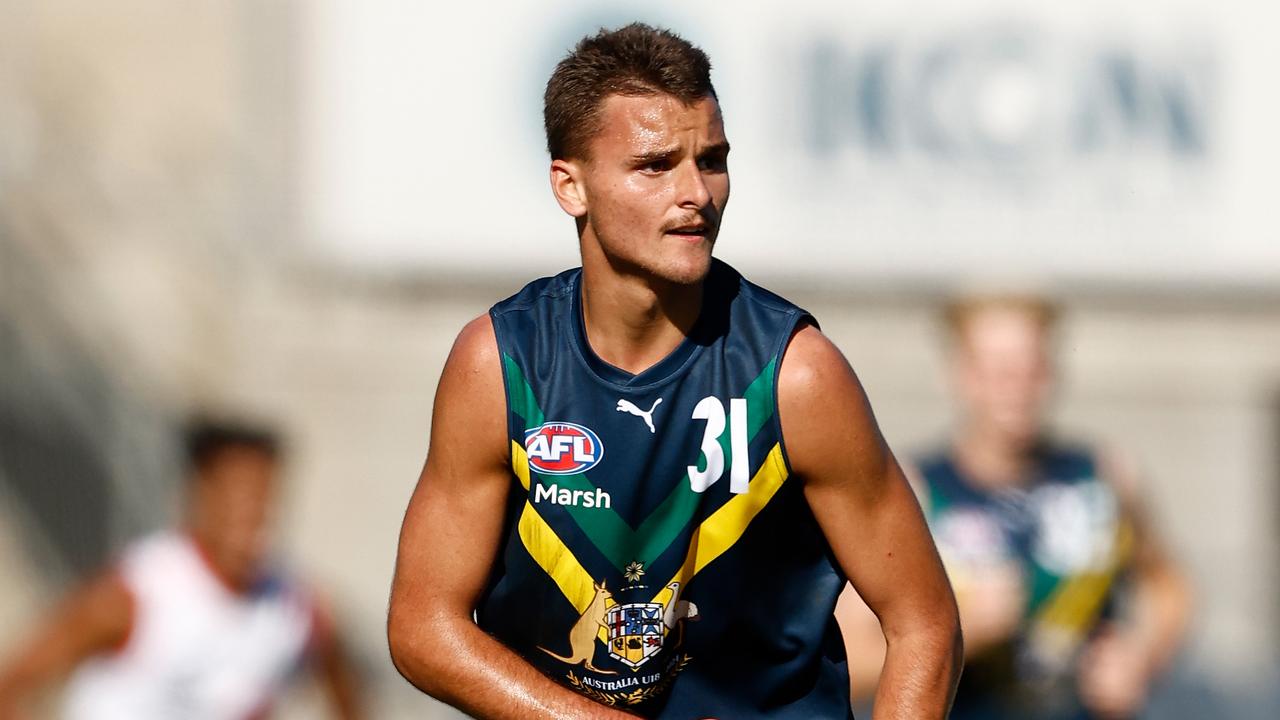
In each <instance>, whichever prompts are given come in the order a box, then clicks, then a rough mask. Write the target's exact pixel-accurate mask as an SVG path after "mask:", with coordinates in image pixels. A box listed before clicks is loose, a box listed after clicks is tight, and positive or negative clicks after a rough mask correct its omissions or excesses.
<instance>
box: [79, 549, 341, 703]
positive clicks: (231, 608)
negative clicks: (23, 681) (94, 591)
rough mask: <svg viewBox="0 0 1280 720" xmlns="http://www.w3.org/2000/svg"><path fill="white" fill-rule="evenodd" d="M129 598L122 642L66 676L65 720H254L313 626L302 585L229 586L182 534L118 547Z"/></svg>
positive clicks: (300, 654)
mask: <svg viewBox="0 0 1280 720" xmlns="http://www.w3.org/2000/svg"><path fill="white" fill-rule="evenodd" d="M118 571H119V573H120V576H121V578H122V579H123V581H124V583H125V585H126V586H127V587H128V589H129V592H130V594H131V595H132V598H133V617H132V626H131V628H130V632H129V636H128V639H127V640H126V641H125V643H124V644H123V646H122V647H120V648H119V649H118V650H117V651H116V652H114V653H110V654H105V655H102V656H99V657H97V658H94V659H92V660H90V661H88V662H87V663H85V664H84V665H82V666H81V667H80V669H79V670H77V672H76V673H75V674H74V675H73V676H72V678H71V680H70V682H69V684H68V687H67V693H66V699H65V704H64V717H66V718H68V720H126V719H128V720H152V719H155V720H161V719H163V720H173V719H176V718H182V719H183V720H251V719H252V718H256V717H261V716H264V715H265V714H266V712H267V710H268V709H269V708H270V705H271V703H272V700H273V699H274V698H275V696H276V695H277V694H278V692H279V691H280V689H281V688H282V686H283V685H284V684H285V682H286V681H287V680H288V679H289V677H290V676H291V675H292V674H293V672H294V670H295V669H296V668H298V667H299V666H300V665H301V662H302V660H303V658H304V656H305V655H306V653H307V649H308V647H309V645H310V643H311V641H312V638H313V635H314V634H315V633H316V632H317V630H318V629H319V626H320V623H318V622H317V614H316V611H315V604H314V602H313V601H312V599H311V597H310V595H309V594H308V593H306V592H305V591H303V590H302V588H300V587H299V586H297V585H295V584H292V583H289V582H287V581H284V580H282V579H281V578H279V577H267V578H265V579H264V580H263V581H262V582H261V583H259V584H258V585H257V586H255V587H254V588H253V589H252V590H251V591H249V592H236V591H234V590H233V589H232V588H231V587H230V586H228V585H227V584H226V583H225V582H224V581H223V580H222V579H221V578H220V577H219V576H218V575H217V574H216V573H215V572H214V570H213V568H212V566H210V565H209V563H208V561H207V560H206V559H205V557H204V556H203V555H202V553H201V550H200V549H199V547H198V546H197V545H196V544H195V542H194V541H193V540H192V539H191V538H189V537H188V536H186V535H182V534H178V533H161V534H157V535H153V536H151V537H148V538H145V539H143V540H140V541H138V542H136V543H135V544H133V545H132V546H130V547H129V548H128V549H127V550H126V551H125V553H124V555H123V557H122V559H121V561H120V564H119V570H118Z"/></svg>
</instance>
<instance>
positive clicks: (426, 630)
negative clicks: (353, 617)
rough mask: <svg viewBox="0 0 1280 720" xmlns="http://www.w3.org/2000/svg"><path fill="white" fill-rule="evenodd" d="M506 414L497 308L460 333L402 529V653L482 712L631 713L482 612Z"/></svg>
mask: <svg viewBox="0 0 1280 720" xmlns="http://www.w3.org/2000/svg"><path fill="white" fill-rule="evenodd" d="M506 417H507V415H506V399H505V396H504V392H503V382H502V370H501V365H500V357H499V353H498V346H497V340H496V337H495V335H494V330H493V324H492V322H491V321H490V319H489V317H488V316H487V315H486V316H483V317H480V318H477V319H476V320H473V321H472V322H471V323H469V324H468V325H467V326H466V328H464V329H463V331H462V333H461V334H459V336H458V339H457V341H456V342H455V343H454V346H453V350H452V351H451V352H450V354H449V359H448V361H447V362H446V363H445V368H444V372H443V373H442V375H441V378H440V385H439V387H438V388H437V390H436V400H435V409H434V412H433V414H432V423H431V441H430V448H429V450H428V453H427V461H426V464H425V466H424V468H423V470H422V475H421V477H420V478H419V480H418V486H417V488H416V489H415V490H414V493H413V497H412V498H411V499H410V501H409V507H408V510H407V511H406V512H405V518H404V524H403V527H402V528H401V532H400V546H399V553H398V555H397V558H396V570H395V579H394V580H393V582H392V588H391V605H390V611H389V613H388V618H387V635H388V642H389V644H390V649H391V657H392V660H393V662H394V663H395V666H396V668H397V669H398V670H399V671H400V673H401V674H402V675H403V676H404V677H405V678H406V679H407V680H409V682H411V683H413V684H414V685H415V686H417V687H418V688H419V689H421V690H423V691H424V692H426V693H428V694H430V695H432V696H434V697H436V698H439V699H440V700H443V701H444V702H447V703H449V704H451V705H454V706H456V707H458V708H460V709H462V710H463V711H464V712H466V713H468V714H469V715H472V716H474V717H481V718H530V717H545V718H609V717H629V716H627V715H625V714H623V713H619V712H616V711H613V710H610V709H608V708H605V707H604V706H601V705H598V704H596V703H594V702H592V701H590V700H587V699H586V698H584V697H582V696H580V695H578V694H577V693H574V692H573V691H571V690H568V689H566V688H564V687H562V686H560V685H558V684H556V683H555V682H554V681H552V680H549V679H548V678H547V677H546V676H544V675H543V674H542V673H540V672H538V671H537V670H536V669H535V668H534V667H533V666H531V665H529V664H528V663H526V662H525V661H524V660H523V659H521V658H520V657H519V656H518V655H516V654H515V653H514V652H512V651H511V650H510V649H508V648H506V647H505V646H503V645H502V644H500V643H498V642H497V641H496V640H494V639H493V638H492V637H490V636H489V635H488V634H486V633H485V632H483V631H482V630H481V629H480V628H479V627H478V626H476V624H475V623H474V621H473V619H472V613H473V611H474V609H475V607H476V604H477V602H478V601H479V598H480V594H481V593H482V592H483V590H484V585H485V582H486V581H487V579H488V577H489V573H490V570H491V568H492V565H493V562H494V559H495V557H496V555H497V552H498V548H499V544H500V542H501V535H502V523H503V513H504V509H505V505H506V500H507V494H508V492H509V491H510V488H511V485H512V478H511V472H510V469H509V466H508V463H509V462H510V456H509V449H508V447H507V442H508V439H507V428H506Z"/></svg>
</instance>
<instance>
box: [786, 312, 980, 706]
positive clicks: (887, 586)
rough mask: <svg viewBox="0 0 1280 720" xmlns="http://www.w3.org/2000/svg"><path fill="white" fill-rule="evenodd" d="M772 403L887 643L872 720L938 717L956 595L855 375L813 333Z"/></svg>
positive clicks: (955, 646) (955, 628)
mask: <svg viewBox="0 0 1280 720" xmlns="http://www.w3.org/2000/svg"><path fill="white" fill-rule="evenodd" d="M778 405H779V414H780V417H781V421H782V427H783V434H784V437H785V438H786V442H787V450H788V456H789V458H790V461H791V466H792V470H793V471H794V472H795V473H797V474H798V475H799V476H800V477H801V478H803V480H804V483H805V497H806V499H807V500H808V502H809V505H810V507H811V508H812V510H813V514H814V516H815V517H816V518H817V520H818V523H819V525H820V526H821V527H822V530H823V532H824V533H825V535H826V537H827V541H828V543H830V545H831V547H832V550H833V551H834V553H835V556H836V559H837V560H838V562H839V563H840V567H841V568H842V569H843V570H844V572H845V574H846V575H848V577H849V579H850V581H851V582H852V584H853V586H854V588H855V589H856V590H857V591H858V593H859V594H860V595H861V596H862V598H863V599H864V600H865V601H866V603H867V605H868V606H869V607H870V608H871V610H872V611H873V612H874V613H875V615H876V616H877V617H878V618H879V621H880V627H881V629H882V631H883V634H884V637H885V640H886V644H887V652H886V657H885V664H884V670H883V671H882V674H881V678H880V684H879V689H878V691H877V693H876V700H875V718H876V720H890V719H893V718H900V719H903V720H905V719H908V718H910V719H912V720H920V719H922V718H944V717H946V715H947V712H948V710H949V708H950V704H951V700H952V696H953V694H954V692H955V686H956V681H957V679H958V678H959V675H960V668H961V664H962V660H961V654H962V643H961V639H960V624H959V618H958V614H957V611H956V605H955V598H954V597H953V595H952V592H951V587H950V585H949V584H948V582H947V578H946V574H945V573H944V571H943V569H942V563H941V561H940V560H939V559H938V554H937V551H936V549H935V548H934V545H933V540H932V539H931V538H930V536H929V531H928V529H927V527H926V525H925V521H924V517H923V515H922V514H921V512H920V508H919V505H918V503H917V502H916V498H915V495H914V494H913V493H912V491H911V488H910V486H909V485H908V483H907V481H906V478H905V477H904V476H903V473H902V470H901V469H900V468H899V466H898V464H897V462H896V460H895V459H894V457H893V455H892V453H891V452H890V451H889V449H888V447H887V446H886V444H885V442H884V439H883V438H882V436H881V435H880V431H879V429H878V428H877V426H876V424H875V420H874V418H873V417H872V414H871V410H870V407H869V405H868V403H867V399H866V395H865V393H864V392H863V390H862V387H861V385H860V384H859V382H858V379H857V377H856V376H855V375H854V372H853V370H852V368H850V367H849V364H848V363H847V362H846V361H845V359H844V357H843V356H842V355H841V353H840V351H839V350H838V349H836V347H835V346H834V345H833V344H832V343H831V342H830V341H829V340H828V339H827V338H826V337H825V336H823V335H822V333H821V332H819V331H818V330H817V329H816V328H814V327H812V326H806V327H804V328H803V329H801V330H799V331H798V332H797V333H796V334H795V336H794V337H793V338H792V340H791V344H790V346H789V347H788V349H787V352H786V355H785V356H784V358H783V363H782V370H781V375H780V378H779V385H778Z"/></svg>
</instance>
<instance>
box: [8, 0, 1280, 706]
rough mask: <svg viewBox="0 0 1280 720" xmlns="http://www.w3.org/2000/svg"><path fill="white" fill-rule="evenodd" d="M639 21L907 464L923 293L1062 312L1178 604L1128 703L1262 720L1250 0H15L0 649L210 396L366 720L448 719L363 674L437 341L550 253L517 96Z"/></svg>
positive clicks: (1276, 275) (938, 430)
mask: <svg viewBox="0 0 1280 720" xmlns="http://www.w3.org/2000/svg"><path fill="white" fill-rule="evenodd" d="M634 19H639V20H644V21H646V22H652V23H655V24H661V25H668V26H670V27H672V28H674V29H676V30H677V31H679V32H681V33H682V34H684V35H685V36H686V37H688V38H689V39H691V40H692V41H694V42H695V43H697V44H700V45H701V46H703V47H704V48H705V49H706V50H707V51H708V52H709V53H710V55H711V57H712V59H713V61H714V63H715V70H714V74H713V77H714V80H715V83H716V86H717V89H718V91H719V93H720V99H721V103H722V106H723V109H724V111H725V116H726V128H727V132H728V134H729V137H730V139H731V141H732V143H733V145H734V151H733V156H732V163H731V167H732V170H733V181H734V189H733V198H732V202H731V203H730V205H729V211H728V213H727V215H726V220H725V223H724V228H723V231H722V233H721V236H720V247H719V248H718V249H717V254H718V255H719V256H720V257H721V258H723V259H725V260H727V261H728V262H730V263H731V264H734V265H736V266H737V267H738V268H739V269H740V270H742V271H743V272H744V273H745V274H747V275H748V276H749V277H751V278H752V279H754V280H756V281H757V282H761V283H762V284H765V285H767V286H769V287H771V288H772V289H775V290H777V291H779V292H781V293H782V294H785V295H788V296H790V297H791V298H792V299H794V300H796V301H797V302H799V303H801V304H802V305H805V306H806V307H808V308H809V309H810V310H811V311H813V312H814V313H815V314H816V315H817V317H818V318H819V319H820V320H821V321H822V323H823V327H824V329H825V331H826V332H827V333H828V334H829V335H830V336H831V337H833V338H834V339H835V340H836V342H837V343H838V344H839V345H840V346H841V348H842V349H843V350H844V351H845V353H846V354H847V355H848V356H849V358H850V359H851V361H852V362H853V364H854V366H855V367H856V368H857V369H858V371H859V373H860V375H861V376H862V379H863V381H864V383H865V384H866V386H867V388H868V390H869V392H870V394H871V399H872V401H873V403H874V404H875V407H876V410H877V414H878V417H879V419H880V421H881V423H882V425H883V427H884V430H885V433H886V435H887V436H888V438H889V441H890V443H891V444H892V445H893V446H894V447H895V448H896V449H897V450H898V451H899V452H900V453H906V452H909V451H911V450H913V449H916V448H919V447H922V446H924V445H927V444H930V443H932V442H934V441H937V440H939V439H941V438H942V437H944V436H945V433H946V429H947V428H948V423H949V421H950V417H951V413H952V408H951V407H950V406H949V404H948V400H947V388H946V384H945V380H944V378H943V372H942V364H943V360H942V339H941V335H940V329H939V325H938V322H937V311H938V308H939V307H940V306H941V304H942V303H943V302H944V301H945V300H946V299H947V298H948V297H950V296H951V295H952V294H953V293H955V292H958V291H963V290H968V289H973V288H977V287H992V286H1002V287H1008V286H1011V285H1016V286H1017V287H1018V288H1019V289H1033V290H1038V291H1042V292H1045V293H1047V294H1049V295H1050V296H1052V297H1054V298H1056V299H1059V300H1060V301H1062V303H1063V306H1064V308H1065V311H1066V315H1065V319H1064V320H1065V322H1064V327H1063V330H1064V333H1063V337H1062V341H1061V345H1060V349H1061V352H1060V357H1061V362H1062V371H1063V375H1064V377H1065V388H1064V389H1063V392H1062V396H1061V401H1060V402H1059V404H1058V411H1057V413H1056V415H1055V425H1056V426H1058V427H1060V428H1061V429H1062V430H1063V432H1064V433H1065V434H1067V435H1068V436H1072V437H1083V438H1086V439H1103V440H1105V441H1107V442H1109V443H1112V444H1115V445H1119V446H1121V447H1123V448H1125V449H1126V450H1127V451H1128V452H1129V453H1130V454H1132V455H1133V456H1134V457H1136V458H1138V459H1139V460H1140V461H1141V463H1142V465H1143V469H1144V473H1143V475H1144V479H1145V483H1146V490H1147V493H1148V501H1149V504H1150V506H1151V509H1152V512H1153V515H1154V518H1155V521H1156V522H1157V524H1158V525H1159V527H1160V530H1161V532H1162V534H1163V535H1164V536H1165V537H1166V538H1167V539H1168V541H1169V543H1170V545H1171V546H1172V550H1173V552H1174V554H1175V555H1176V556H1177V557H1178V558H1179V559H1180V560H1181V562H1182V564H1183V566H1184V567H1185V569H1186V570H1187V572H1188V574H1189V576H1190V577H1191V579H1192V581H1193V583H1194V585H1195V588H1196V593H1197V612H1196V617H1195V619H1194V621H1193V626H1192V629H1191V633H1190V638H1189V641H1188V643H1187V646H1186V648H1185V651H1184V653H1183V654H1182V656H1181V659H1180V661H1179V662H1178V664H1177V666H1176V668H1175V670H1174V672H1173V674H1172V676H1171V677H1169V678H1168V679H1167V680H1166V681H1165V682H1164V683H1163V684H1162V685H1161V687H1160V688H1159V691H1158V693H1157V696H1156V698H1155V701H1154V705H1153V707H1152V708H1151V710H1150V711H1149V713H1148V715H1149V717H1152V718H1162V719H1163V718H1170V719H1173V720H1179V719H1181V718H1204V717H1219V718H1245V719H1253V718H1258V719H1262V718H1274V717H1276V716H1277V715H1280V697H1277V692H1278V691H1277V690H1276V686H1277V684H1278V682H1280V670H1278V663H1280V658H1278V657H1277V648H1280V602H1278V599H1280V588H1278V587H1277V583H1278V581H1280V578H1278V577H1277V575H1278V573H1277V568H1280V557H1277V555H1278V551H1277V547H1280V544H1278V543H1277V540H1280V493H1278V492H1277V489H1276V488H1277V485H1278V484H1280V220H1277V215H1276V212H1275V205H1276V188H1277V187H1280V137H1278V136H1277V132H1276V128H1280V93H1278V92H1277V90H1276V84H1275V80H1274V73H1275V70H1276V68H1278V67H1280V51H1278V49H1277V48H1278V47H1280V44H1277V43H1275V42H1274V37H1273V35H1274V27H1275V21H1276V20H1277V19H1280V12H1278V11H1276V10H1275V8H1273V7H1270V6H1265V5H1264V6H1259V5H1256V4H1253V3H1247V2H1245V1H1244V0H1217V1H1210V0H1185V1H1183V2H1159V1H1157V0H1126V1H1125V2H1122V3H1114V2H1102V1H1101V0H1087V1H1084V2H1075V3H1058V4H1048V3H1039V4H1032V5H1026V6H1013V5H1008V4H1001V3H995V4H993V3H987V2H983V1H981V0H964V1H963V2H948V3H942V2H923V3H909V4H902V3H898V4H870V3H867V4H857V3H855V4H848V3H842V4H836V3H830V4H824V3H818V2H812V1H810V0H797V1H796V2H791V3H787V4H786V7H785V8H783V7H781V6H778V5H776V4H767V3H755V2H743V3H735V4H732V5H714V4H706V5H698V6H694V5H687V4H681V3H674V2H656V3H651V4H649V6H648V7H647V9H645V10H644V11H641V12H639V13H636V12H632V11H629V10H626V9H624V8H623V7H622V6H621V5H616V4H604V5H601V4H587V3H577V4H574V3H563V2H561V3H545V2H544V3H535V2H527V3H511V4H508V5H500V6H498V7H494V6H491V5H489V4H476V3H472V4H466V3H462V4H450V5H444V6H441V5H438V4H431V3H407V2H393V1H391V0H378V1H375V2H369V1H366V2H355V1H354V0H319V1H317V2H298V1H293V2H289V1H286V0H281V1H279V2H256V1H250V0H225V1H223V2H194V3H173V2H164V1H163V0H117V1H116V2H111V3H96V2H88V1H87V0H6V1H5V2H3V3H0V358H2V360H0V363H2V364H0V574H2V575H3V577H4V578H5V582H4V583H3V586H2V587H0V653H3V652H4V651H5V650H6V649H7V648H9V647H10V646H11V644H12V642H13V641H14V640H15V639H16V638H17V637H18V636H19V635H20V634H21V632H22V631H23V629H24V628H25V627H27V626H28V625H29V623H30V621H31V619H32V618H33V617H35V616H36V615H37V614H38V613H39V611H40V610H41V608H43V607H44V606H45V605H46V604H47V603H48V602H49V601H50V599H51V598H53V597H56V596H57V595H58V594H59V593H60V592H61V591H63V590H64V589H66V588H67V587H68V586H69V584H71V583H72V582H74V580H75V579H76V578H77V577H79V576H80V575H81V574H82V573H83V572H84V571H85V570H87V569H89V568H92V567H94V566H96V565H98V564H100V563H101V562H103V561H104V560H106V559H108V558H109V557H110V556H111V554H112V553H113V552H114V551H116V550H118V549H119V548H120V547H121V546H122V545H123V543H124V542H125V541H127V540H128V539H129V538H131V537H133V536H135V535H136V534H137V533H139V532H142V531H145V530H148V529H151V528H155V527H159V526H161V525H163V524H165V523H166V522H168V521H170V520H172V518H173V513H174V509H175V507H176V503H175V500H176V497H177V493H178V492H179V491H180V488H181V483H180V480H179V478H180V471H181V468H180V462H179V459H180V458H179V454H178V452H177V448H176V446H175V445H174V444H173V440H174V437H175V436H174V433H173V430H174V428H175V427H176V423H177V422H178V420H179V419H180V418H182V417H183V416H185V415H186V414H187V413H188V412H190V411H192V410H194V409H200V408H215V409H223V410H226V409H231V410H235V411H238V412H247V413H252V414H254V415H256V416H259V417H267V418H272V419H274V420H276V421H277V422H278V423H279V424H280V426H281V428H282V430H283V431H284V433H285V434H286V435H287V437H288V438H289V440H290V442H289V444H288V447H289V458H288V472H287V475H288V489H287V499H286V506H287V509H286V511H285V517H284V518H283V519H284V523H283V527H282V530H281V533H280V534H281V537H280V545H281V548H282V552H283V553H284V554H285V555H287V556H288V557H290V558H292V559H294V560H295V561H296V562H297V563H298V564H299V565H300V566H301V567H302V568H304V569H305V571H306V573H307V574H308V575H309V576H311V577H313V578H315V580H316V581H317V582H318V583H319V584H322V585H324V586H325V587H327V588H328V589H329V590H330V591H331V594H332V595H333V597H334V598H335V600H336V604H337V608H338V611H339V614H340V616H341V618H342V620H343V621H344V623H343V624H344V631H345V633H346V634H347V635H348V637H349V638H350V642H351V643H352V645H353V649H354V650H355V652H356V653H357V655H358V657H359V658H360V660H361V663H362V665H363V668H364V671H365V672H366V674H367V675H368V677H369V679H370V695H371V699H372V700H373V702H374V703H375V708H374V710H375V717H386V718H399V717H411V716H412V717H422V716H423V715H422V713H423V712H424V711H423V708H430V709H428V710H427V711H426V712H433V711H434V712H437V713H438V716H439V717H453V715H452V714H451V713H450V712H449V711H447V710H443V709H438V708H436V706H434V704H432V703H431V702H430V701H429V700H426V699H425V698H421V697H419V696H417V695H416V693H414V692H413V691H412V690H411V689H410V688H409V687H408V686H407V685H405V684H404V683H403V682H402V681H400V680H399V679H398V677H397V676H396V675H395V672H394V670H393V669H392V667H391V665H390V663H389V662H388V661H387V659H386V650H385V641H384V631H383V623H384V615H385V608H386V598H387V592H388V583H389V580H390V576H391V569H392V562H393V559H394V557H393V556H394V549H395V540H396V533H397V530H398V528H399V523H400V516H401V513H402V512H403V509H404V505H405V502H406V501H407V499H408V496H409V493H410V491H411V489H412V487H413V483H414V481H415V480H416V477H417V473H418V470H419V467H420V463H421V461H422V457H423V455H424V452H425V448H426V439H427V432H428V429H429V420H430V409H431V408H430V403H431V398H432V395H433V392H434V387H435V382H436V380H437V377H438V374H439V369H440V367H441V365H442V362H443V359H444V356H445V354H446V353H447V352H448V349H449V346H450V344H451V342H452V339H453V337H454V335H455V334H456V332H457V330H458V329H459V328H460V327H461V326H462V325H463V323H464V322H466V321H467V320H468V319H470V318H471V317H474V316H475V315H477V314H479V313H482V312H484V311H485V309H486V308H487V307H488V306H489V305H490V304H491V303H492V302H494V301H496V300H498V299H500V298H502V297H505V296H506V295H508V294H510V293H512V292H514V291H515V290H516V289H518V288H519V287H520V285H522V284H523V282H525V281H526V280H528V279H531V278H533V277H536V276H538V275H540V274H547V273H550V272H553V271H556V270H558V269H561V268H562V267H568V266H570V265H573V264H576V259H575V258H576V245H575V243H574V242H573V236H572V230H571V228H572V225H571V223H570V222H569V221H568V220H567V219H566V218H564V217H563V216H562V215H561V214H560V211H559V210H558V208H557V207H556V206H555V204H554V203H553V202H552V199H551V197H550V195H549V193H548V191H547V181H546V175H545V173H546V169H545V168H546V159H545V153H544V151H543V140H542V136H541V124H540V123H541V118H540V100H541V90H542V85H543V83H545V80H546V77H547V76H548V74H549V72H550V69H551V67H552V66H553V65H554V63H555V61H556V60H557V59H558V57H559V56H560V55H561V54H563V53H564V51H565V50H566V49H567V47H568V46H569V45H570V44H571V43H572V42H573V41H574V40H575V39H576V38H577V37H580V36H581V35H582V34H583V33H585V32H587V31H590V30H593V29H595V28H596V27H599V26H601V25H607V26H616V25H619V24H623V23H625V22H628V21H631V20H634ZM314 702H315V699H314V698H313V697H311V696H310V694H309V693H308V692H307V691H306V690H303V691H301V692H299V693H298V696H297V697H296V698H294V699H293V700H292V701H291V702H290V703H288V704H287V705H286V706H285V707H284V708H282V712H281V715H282V716H284V717H309V716H311V715H310V712H311V710H310V708H314Z"/></svg>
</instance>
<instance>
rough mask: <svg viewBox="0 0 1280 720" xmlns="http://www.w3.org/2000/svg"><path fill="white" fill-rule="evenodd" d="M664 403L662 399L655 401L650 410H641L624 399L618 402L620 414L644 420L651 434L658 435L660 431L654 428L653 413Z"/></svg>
mask: <svg viewBox="0 0 1280 720" xmlns="http://www.w3.org/2000/svg"><path fill="white" fill-rule="evenodd" d="M661 403H662V398H658V399H657V400H654V401H653V405H652V406H650V407H649V409H648V410H641V409H640V408H639V407H636V404H635V403H633V402H631V401H630V400H627V399H626V398H623V399H621V400H619V401H618V412H624V413H629V414H631V415H635V416H636V417H638V418H640V419H641V420H644V424H645V425H648V426H649V432H651V433H656V432H658V429H657V428H655V427H654V426H653V411H654V410H655V409H657V407H658V405H659V404H661Z"/></svg>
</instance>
